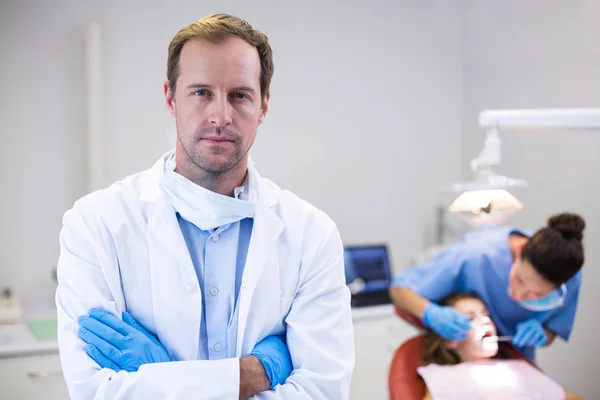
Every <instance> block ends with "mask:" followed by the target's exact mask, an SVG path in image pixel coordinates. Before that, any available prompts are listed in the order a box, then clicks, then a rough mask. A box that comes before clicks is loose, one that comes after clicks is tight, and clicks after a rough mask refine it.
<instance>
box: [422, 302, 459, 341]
mask: <svg viewBox="0 0 600 400" xmlns="http://www.w3.org/2000/svg"><path fill="white" fill-rule="evenodd" d="M423 324H425V326H426V327H428V328H429V329H431V330H433V331H434V332H435V333H437V334H438V335H440V336H441V337H443V338H444V339H447V340H454V341H461V340H465V339H466V338H467V335H468V334H469V331H470V330H471V321H469V318H467V316H466V315H464V314H461V313H460V312H459V311H458V310H457V309H456V308H454V307H450V306H445V307H441V306H439V305H437V304H435V303H433V302H431V303H429V305H428V306H427V308H425V312H424V313H423Z"/></svg>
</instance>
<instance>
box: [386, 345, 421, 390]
mask: <svg viewBox="0 0 600 400" xmlns="http://www.w3.org/2000/svg"><path fill="white" fill-rule="evenodd" d="M422 352H423V336H422V335H419V336H415V337H413V338H411V339H409V340H407V341H406V342H404V343H403V344H402V345H400V347H399V348H398V350H396V354H394V358H393V359H392V364H391V366H390V373H389V377H388V389H389V392H390V400H422V399H423V397H424V396H425V384H424V383H423V381H422V380H421V378H420V376H419V373H418V372H417V368H418V367H419V365H420V363H421V354H422Z"/></svg>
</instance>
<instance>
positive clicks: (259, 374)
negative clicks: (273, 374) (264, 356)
mask: <svg viewBox="0 0 600 400" xmlns="http://www.w3.org/2000/svg"><path fill="white" fill-rule="evenodd" d="M270 387H271V382H270V381H269V377H268V376H267V372H266V371H265V368H264V367H263V365H262V363H261V362H260V360H259V359H258V358H256V357H255V356H248V357H244V358H242V359H240V399H245V398H248V397H250V396H253V395H255V394H257V393H260V392H264V391H265V390H269V388H270Z"/></svg>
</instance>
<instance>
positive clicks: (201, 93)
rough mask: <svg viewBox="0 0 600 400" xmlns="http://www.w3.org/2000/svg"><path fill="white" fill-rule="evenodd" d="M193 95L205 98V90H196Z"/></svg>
mask: <svg viewBox="0 0 600 400" xmlns="http://www.w3.org/2000/svg"><path fill="white" fill-rule="evenodd" d="M194 94H195V95H196V96H206V90H202V89H200V90H196V91H195V92H194Z"/></svg>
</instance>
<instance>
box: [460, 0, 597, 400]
mask: <svg viewBox="0 0 600 400" xmlns="http://www.w3.org/2000/svg"><path fill="white" fill-rule="evenodd" d="M599 20H600V2H598V1H596V0H587V1H583V0H575V1H573V0H571V1H568V2H566V1H559V0H551V1H548V0H530V1H522V0H505V1H502V2H470V3H469V7H468V12H467V17H466V19H465V21H466V25H465V36H464V38H465V41H464V46H465V63H464V75H463V80H464V113H465V114H464V115H465V119H464V126H465V132H464V140H463V144H464V146H463V149H464V159H463V168H464V169H463V172H464V178H468V177H469V174H468V169H467V167H468V161H469V160H470V159H471V158H474V157H475V156H476V155H477V153H478V152H479V151H480V149H481V146H482V143H483V132H482V131H481V130H480V129H478V127H477V116H478V113H479V111H481V110H482V109H490V108H544V107H598V106H600V79H598V77H599V71H600V51H599V49H600V47H599V46H598V43H599V42H598V40H599V39H600V25H599V24H598V21H599ZM501 138H502V143H503V147H502V158H503V164H502V166H501V167H500V168H499V171H500V172H502V173H504V174H506V175H508V176H515V177H523V178H525V179H527V180H528V181H529V183H530V185H531V189H530V190H527V191H523V192H522V193H518V192H515V194H516V195H517V196H518V197H519V198H521V199H522V200H523V201H524V204H525V208H524V209H523V211H522V212H521V213H520V214H518V215H517V216H515V217H514V218H513V221H512V222H514V223H515V224H517V225H519V226H522V227H524V228H529V229H537V228H539V227H541V226H543V225H544V224H545V222H546V219H547V217H548V216H549V215H551V214H553V213H556V212H561V211H563V210H568V211H574V212H578V213H581V214H582V216H584V218H586V220H587V223H588V228H587V230H586V232H585V244H586V258H587V260H586V265H585V269H584V271H585V272H584V282H583V287H582V290H581V298H580V307H579V310H578V313H577V319H576V322H575V328H574V330H573V334H572V337H571V340H570V342H569V343H568V344H564V343H563V342H562V341H557V343H555V344H553V345H552V346H551V347H550V348H549V349H545V350H543V351H542V352H541V353H540V356H539V359H540V362H541V365H542V367H543V368H544V369H545V370H546V371H547V372H548V373H549V374H550V375H551V376H553V377H555V378H556V379H557V380H558V381H559V382H560V383H561V384H563V385H564V386H566V387H567V388H571V390H573V391H575V392H577V393H578V394H580V395H583V396H584V397H585V398H589V399H598V398H600V381H598V371H600V341H599V339H598V328H600V325H599V323H598V318H597V309H598V301H597V295H596V293H597V287H598V285H600V268H598V264H599V262H600V248H599V247H598V246H597V243H598V242H599V241H600V225H599V222H600V209H599V208H598V198H599V197H600V174H599V171H600V157H598V151H599V150H600V130H597V131H595V132H581V131H572V132H568V131H560V132H550V131H544V132H505V133H502V134H501Z"/></svg>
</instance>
